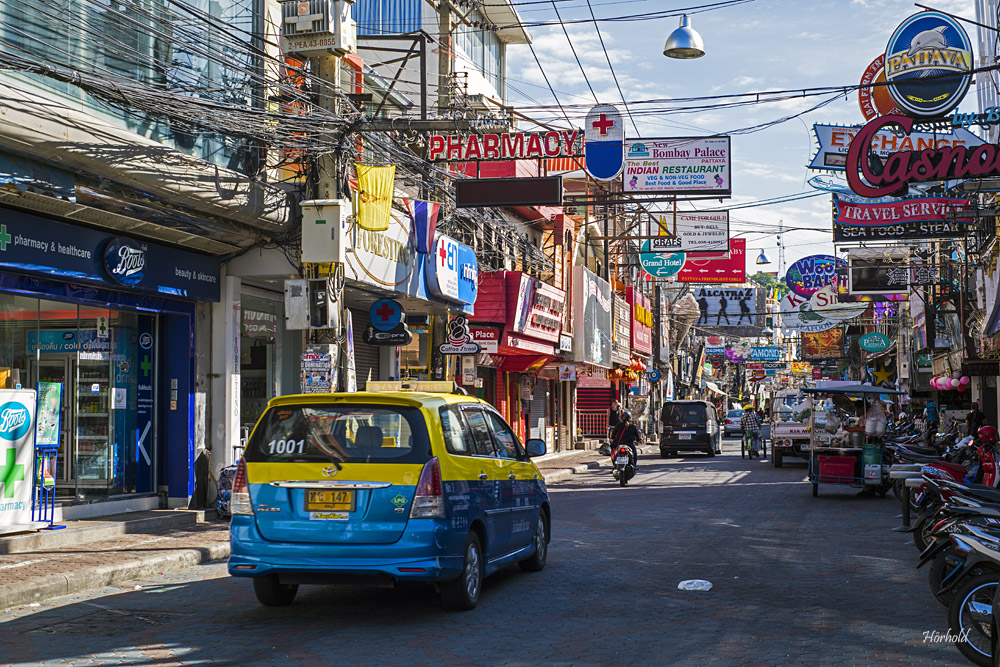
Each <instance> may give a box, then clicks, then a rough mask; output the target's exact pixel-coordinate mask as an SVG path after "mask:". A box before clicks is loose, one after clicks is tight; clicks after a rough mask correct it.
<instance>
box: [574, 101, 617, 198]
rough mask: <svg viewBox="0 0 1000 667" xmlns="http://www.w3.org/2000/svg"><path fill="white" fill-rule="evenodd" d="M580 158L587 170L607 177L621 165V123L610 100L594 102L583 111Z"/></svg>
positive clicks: (598, 176) (614, 175)
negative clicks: (585, 115)
mask: <svg viewBox="0 0 1000 667" xmlns="http://www.w3.org/2000/svg"><path fill="white" fill-rule="evenodd" d="M583 139H584V142H583V160H584V167H585V168H586V169H587V173H588V174H590V175H591V176H593V177H594V178H596V179H598V180H600V181H608V180H611V179H612V178H615V177H617V176H618V174H620V173H622V167H623V166H624V165H625V127H624V125H623V124H622V115H621V114H620V113H618V109H617V108H616V107H614V106H613V105H611V104H598V105H597V106H596V107H594V108H592V109H591V110H590V113H588V114H587V119H586V121H585V122H584V128H583Z"/></svg>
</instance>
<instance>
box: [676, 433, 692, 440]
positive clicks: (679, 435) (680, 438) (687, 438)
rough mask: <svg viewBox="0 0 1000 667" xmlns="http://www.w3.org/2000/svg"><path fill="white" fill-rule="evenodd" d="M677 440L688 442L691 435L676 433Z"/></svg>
mask: <svg viewBox="0 0 1000 667" xmlns="http://www.w3.org/2000/svg"><path fill="white" fill-rule="evenodd" d="M677 439H678V440H690V439H691V434H690V433H678V434H677Z"/></svg>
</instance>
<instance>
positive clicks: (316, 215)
mask: <svg viewBox="0 0 1000 667" xmlns="http://www.w3.org/2000/svg"><path fill="white" fill-rule="evenodd" d="M300 206H301V207H302V261H303V262H304V263H306V264H328V263H331V262H335V263H340V264H343V262H344V256H345V252H346V244H347V234H348V232H349V231H350V226H349V225H348V217H349V216H350V215H351V213H352V208H351V202H350V201H348V200H346V199H309V200H307V201H304V202H302V203H301V204H300Z"/></svg>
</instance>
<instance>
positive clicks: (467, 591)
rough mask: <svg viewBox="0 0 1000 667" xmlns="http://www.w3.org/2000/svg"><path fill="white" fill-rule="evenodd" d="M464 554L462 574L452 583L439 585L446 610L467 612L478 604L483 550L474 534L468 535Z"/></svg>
mask: <svg viewBox="0 0 1000 667" xmlns="http://www.w3.org/2000/svg"><path fill="white" fill-rule="evenodd" d="M464 554H465V558H464V559H463V560H462V574H460V575H459V577H458V579H456V580H454V581H446V582H445V583H443V584H441V599H442V601H443V602H444V606H445V607H446V608H447V609H456V610H459V611H468V610H469V609H475V608H476V605H477V604H479V595H480V594H481V593H482V591H483V548H482V546H481V545H480V544H479V536H478V535H476V534H475V533H469V537H468V539H467V540H466V541H465V551H464Z"/></svg>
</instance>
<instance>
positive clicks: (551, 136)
mask: <svg viewBox="0 0 1000 667" xmlns="http://www.w3.org/2000/svg"><path fill="white" fill-rule="evenodd" d="M582 155H583V132H581V131H580V130H568V131H567V130H563V131H558V132H557V131H555V130H552V131H550V132H505V133H504V134H483V135H479V134H448V135H444V134H432V135H430V137H428V139H427V159H428V160H429V161H430V162H448V161H453V162H472V161H476V160H536V159H541V158H554V157H580V156H582Z"/></svg>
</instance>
